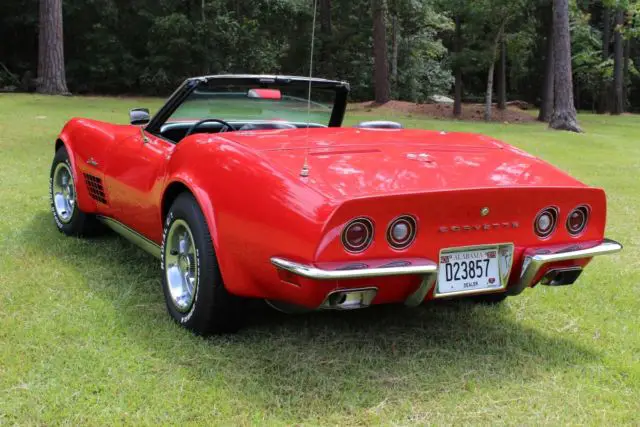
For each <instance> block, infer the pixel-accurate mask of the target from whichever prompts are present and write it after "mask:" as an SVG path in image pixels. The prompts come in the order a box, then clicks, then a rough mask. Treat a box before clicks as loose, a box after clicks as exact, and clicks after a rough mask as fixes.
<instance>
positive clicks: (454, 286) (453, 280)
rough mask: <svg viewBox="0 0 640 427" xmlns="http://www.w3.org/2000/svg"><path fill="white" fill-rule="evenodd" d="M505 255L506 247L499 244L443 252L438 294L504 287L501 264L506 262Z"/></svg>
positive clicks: (439, 271)
mask: <svg viewBox="0 0 640 427" xmlns="http://www.w3.org/2000/svg"><path fill="white" fill-rule="evenodd" d="M505 255H506V253H505V250H504V249H503V248H500V247H498V246H495V247H485V248H481V249H480V248H479V249H470V250H460V251H456V250H448V251H443V252H442V253H441V254H440V266H439V269H438V290H437V294H438V296H446V295H451V294H458V293H476V292H483V291H490V290H497V289H501V288H503V287H504V286H503V280H502V276H501V268H500V263H501V261H502V262H503V263H504V259H503V258H504V257H505ZM509 258H510V255H509ZM509 261H510V260H509ZM509 267H510V265H509Z"/></svg>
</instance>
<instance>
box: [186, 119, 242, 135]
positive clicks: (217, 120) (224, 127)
mask: <svg viewBox="0 0 640 427" xmlns="http://www.w3.org/2000/svg"><path fill="white" fill-rule="evenodd" d="M209 122H211V123H220V124H221V125H222V126H223V128H222V129H221V130H220V133H222V132H226V131H227V130H229V129H231V130H236V128H234V127H233V126H231V125H230V124H229V123H227V122H225V121H224V120H220V119H204V120H200V121H199V122H196V123H194V124H193V125H191V127H190V128H189V130H188V131H187V134H186V135H185V136H184V137H185V138H186V137H188V136H191V134H193V132H195V130H196V129H198V128H199V127H200V126H202V125H203V124H205V123H209Z"/></svg>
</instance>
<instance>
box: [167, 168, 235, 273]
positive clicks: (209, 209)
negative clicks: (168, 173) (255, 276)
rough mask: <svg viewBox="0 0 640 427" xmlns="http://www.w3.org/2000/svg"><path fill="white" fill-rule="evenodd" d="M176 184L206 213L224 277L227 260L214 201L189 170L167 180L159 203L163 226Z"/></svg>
mask: <svg viewBox="0 0 640 427" xmlns="http://www.w3.org/2000/svg"><path fill="white" fill-rule="evenodd" d="M176 185H179V186H181V187H183V188H184V189H185V190H186V191H188V192H189V193H191V195H192V196H193V197H194V198H195V199H196V202H197V203H198V206H199V207H200V210H202V213H203V214H204V217H205V219H206V221H207V227H208V228H209V234H211V240H212V241H213V249H214V250H215V251H216V257H217V258H218V264H219V266H220V271H221V273H222V274H223V277H224V265H225V262H224V261H226V260H225V256H224V252H223V251H222V250H220V240H219V235H218V227H217V221H216V216H215V211H214V208H213V201H212V200H211V198H210V197H209V194H208V193H207V192H206V191H205V190H203V189H202V187H201V186H200V185H199V184H198V182H197V181H196V180H194V179H193V177H191V176H190V175H189V174H188V173H187V172H179V173H177V174H176V175H174V176H172V177H171V178H169V179H168V180H167V185H165V187H164V190H163V191H162V198H161V200H160V204H159V206H160V209H161V217H162V226H163V227H164V226H165V221H166V213H167V212H168V211H169V208H171V206H170V205H169V203H170V200H168V199H169V197H170V196H171V194H170V193H171V188H173V187H174V186H176ZM223 260H224V261H223Z"/></svg>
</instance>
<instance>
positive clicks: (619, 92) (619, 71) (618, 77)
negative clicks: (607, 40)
mask: <svg viewBox="0 0 640 427" xmlns="http://www.w3.org/2000/svg"><path fill="white" fill-rule="evenodd" d="M623 25H624V11H623V10H622V9H618V10H617V11H616V29H615V35H614V45H615V47H614V50H615V52H614V64H613V106H612V108H611V114H616V115H618V114H622V113H624V99H623V89H622V88H623V86H624V81H623V68H624V67H623V64H622V63H623V61H624V39H623V38H622V26H623Z"/></svg>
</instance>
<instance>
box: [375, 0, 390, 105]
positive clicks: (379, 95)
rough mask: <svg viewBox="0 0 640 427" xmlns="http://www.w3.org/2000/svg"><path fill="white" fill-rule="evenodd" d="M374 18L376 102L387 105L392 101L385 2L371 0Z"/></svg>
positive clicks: (382, 0)
mask: <svg viewBox="0 0 640 427" xmlns="http://www.w3.org/2000/svg"><path fill="white" fill-rule="evenodd" d="M371 12H372V16H373V58H374V73H373V74H374V75H373V81H374V88H375V102H376V103H377V104H385V103H387V102H389V100H390V96H391V95H390V92H391V89H390V87H389V57H388V55H387V35H386V32H387V31H386V25H385V20H384V0H371Z"/></svg>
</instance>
